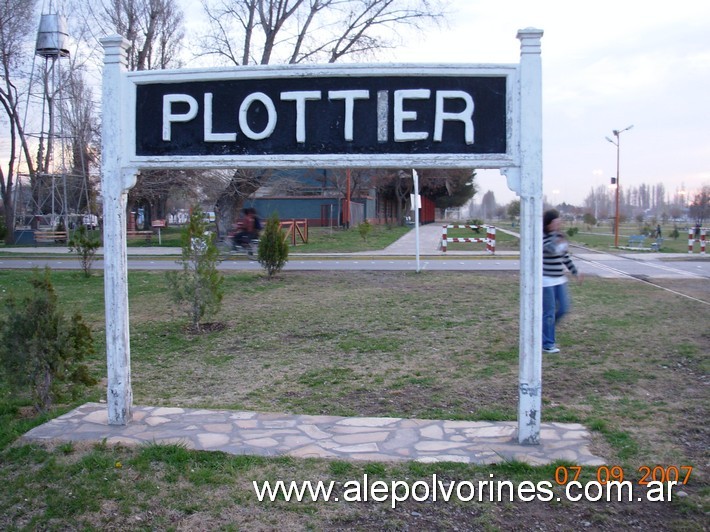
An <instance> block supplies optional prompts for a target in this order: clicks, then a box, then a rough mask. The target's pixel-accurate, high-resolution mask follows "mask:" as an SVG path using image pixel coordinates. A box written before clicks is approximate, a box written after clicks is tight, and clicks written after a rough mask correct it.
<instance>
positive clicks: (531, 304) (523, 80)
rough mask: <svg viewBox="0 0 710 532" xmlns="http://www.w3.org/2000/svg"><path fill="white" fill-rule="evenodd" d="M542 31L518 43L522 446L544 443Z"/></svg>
mask: <svg viewBox="0 0 710 532" xmlns="http://www.w3.org/2000/svg"><path fill="white" fill-rule="evenodd" d="M542 33H543V32H542V30H538V29H533V28H527V29H524V30H520V31H518V35H517V37H518V39H520V174H519V179H520V181H519V183H518V184H519V186H520V354H519V358H520V362H519V364H520V367H519V374H518V384H519V397H518V442H519V443H521V444H531V445H532V444H539V443H540V414H541V412H540V410H541V406H542V400H541V394H542V62H541V58H540V39H541V37H542Z"/></svg>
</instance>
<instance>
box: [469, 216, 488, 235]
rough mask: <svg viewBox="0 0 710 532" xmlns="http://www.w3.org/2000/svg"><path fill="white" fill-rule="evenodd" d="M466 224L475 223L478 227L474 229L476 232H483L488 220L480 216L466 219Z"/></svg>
mask: <svg viewBox="0 0 710 532" xmlns="http://www.w3.org/2000/svg"><path fill="white" fill-rule="evenodd" d="M466 225H475V226H476V227H475V228H474V229H473V232H474V233H480V232H481V227H485V226H486V222H484V221H483V220H481V219H479V218H474V219H473V220H466Z"/></svg>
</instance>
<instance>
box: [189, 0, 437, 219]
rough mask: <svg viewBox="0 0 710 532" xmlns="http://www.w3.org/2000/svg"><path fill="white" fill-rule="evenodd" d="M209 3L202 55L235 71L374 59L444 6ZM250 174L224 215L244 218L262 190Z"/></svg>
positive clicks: (277, 0) (425, 1)
mask: <svg viewBox="0 0 710 532" xmlns="http://www.w3.org/2000/svg"><path fill="white" fill-rule="evenodd" d="M202 5H203V8H204V10H205V13H206V14H207V18H208V24H209V28H208V31H207V32H206V33H205V34H204V35H202V36H201V37H200V46H199V48H200V50H201V52H200V54H199V55H201V56H212V57H214V58H216V59H217V60H218V61H219V62H222V63H224V64H228V65H248V64H262V65H265V64H269V63H272V62H281V63H292V64H293V63H302V62H315V61H320V62H328V63H334V62H336V61H338V60H340V59H342V58H344V57H358V58H361V57H368V56H370V57H371V56H374V55H375V53H376V52H378V51H380V50H382V49H385V48H388V47H391V46H394V45H395V44H396V43H397V38H398V36H399V33H398V32H399V31H400V30H401V29H403V28H415V29H422V28H423V27H424V26H425V25H428V24H431V23H434V22H438V21H439V20H441V19H442V18H443V9H442V6H441V3H440V2H439V0H202ZM245 175H249V176H253V175H254V172H252V171H250V172H245V171H243V170H238V171H236V172H235V173H234V175H233V180H232V181H231V182H230V184H229V186H228V187H227V189H226V191H225V194H224V197H221V198H219V200H218V202H217V204H218V209H217V211H218V212H221V213H223V214H225V213H228V212H236V210H238V208H239V206H240V205H241V201H243V198H244V197H246V196H248V195H249V194H251V193H253V191H255V190H256V189H258V188H259V186H260V185H261V183H259V182H254V180H253V179H252V177H250V178H249V179H245V178H244V176H245ZM333 175H334V176H335V174H333ZM358 176H359V174H358ZM343 186H344V185H343ZM353 186H356V181H351V187H353ZM339 190H341V191H342V190H344V189H343V187H342V186H340V187H339ZM230 202H232V206H231V208H227V205H228V204H229V203H230Z"/></svg>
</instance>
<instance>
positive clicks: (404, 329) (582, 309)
mask: <svg viewBox="0 0 710 532" xmlns="http://www.w3.org/2000/svg"><path fill="white" fill-rule="evenodd" d="M358 238H359V235H358ZM28 277H29V273H28V272H21V271H2V270H0V294H2V297H3V298H4V297H6V296H7V294H9V293H10V292H17V291H21V290H23V289H24V287H25V286H26V285H27V283H26V282H25V281H26V279H27V278H28ZM52 279H53V282H54V284H55V287H56V289H57V292H58V295H59V298H60V301H61V302H62V307H63V308H64V309H65V311H66V312H67V313H69V312H70V311H73V310H75V309H80V310H81V311H82V313H83V314H84V316H85V318H87V321H88V322H89V323H91V324H92V328H93V331H94V336H95V340H96V341H97V344H98V348H99V349H98V350H99V353H100V354H98V355H96V356H95V357H94V358H93V359H92V360H91V361H90V362H91V366H92V371H93V372H94V373H95V375H96V376H97V377H99V378H103V377H104V376H105V374H106V368H105V360H104V358H103V357H104V355H103V348H102V344H103V342H104V336H103V324H104V315H103V280H102V278H101V277H100V276H98V275H95V276H93V277H91V278H89V279H84V278H83V277H82V276H81V275H80V274H79V273H78V272H59V271H56V272H52ZM518 282H519V278H518V275H517V274H515V273H456V272H451V273H434V272H425V273H420V274H415V273H411V272H385V273H383V272H347V273H343V272H286V273H282V274H281V275H280V276H279V277H278V278H277V279H276V280H274V281H271V282H268V281H266V280H265V279H263V278H262V277H261V276H260V275H257V274H251V273H250V274H233V275H227V276H226V280H225V286H226V295H225V300H224V305H223V310H222V312H221V313H220V314H219V315H218V316H217V317H215V318H214V320H215V321H221V322H223V323H225V324H226V325H227V327H226V328H225V329H223V330H220V331H216V332H211V333H206V334H202V335H199V336H195V335H190V334H188V333H186V332H185V328H184V325H183V324H184V321H183V318H182V316H180V315H179V314H176V313H173V312H171V310H170V309H171V303H170V302H169V299H168V294H167V288H166V285H165V283H164V282H163V276H162V275H160V274H155V273H148V272H134V271H132V272H130V273H129V287H130V310H131V357H132V376H133V391H134V402H135V403H136V404H141V405H152V406H161V405H164V406H178V405H179V406H184V407H196V408H202V407H204V408H220V409H223V408H226V409H245V410H259V411H273V412H289V413H304V414H334V415H360V416H397V417H418V418H443V419H467V420H491V419H492V420H514V419H516V415H517V414H516V409H517V400H518V392H517V378H518V364H517V362H518V292H519V284H518ZM663 283H664V286H667V287H669V288H673V289H674V290H676V291H679V292H685V293H688V294H692V295H693V296H694V297H696V298H699V299H702V300H704V301H708V302H710V283H707V281H706V280H705V281H703V280H699V281H697V280H683V281H669V280H665V281H663ZM570 289H571V293H572V297H573V302H574V309H573V312H572V314H571V315H570V317H569V319H567V321H565V322H563V324H562V325H561V326H560V331H559V332H560V338H559V340H560V344H561V347H562V354H561V355H551V356H547V355H546V356H545V357H544V358H543V398H542V399H543V411H542V419H543V421H545V422H550V421H560V422H580V423H583V424H585V425H586V426H587V427H588V428H590V429H591V430H592V434H593V449H592V450H593V452H594V453H595V454H597V455H600V456H603V457H604V458H605V459H606V460H607V463H608V464H609V466H612V465H618V466H621V467H623V469H624V471H625V475H626V477H627V479H629V480H634V481H638V480H639V479H640V478H641V475H642V473H641V472H639V468H643V467H644V466H649V467H651V468H653V467H654V466H657V465H660V466H663V467H664V468H669V467H671V466H676V467H681V466H692V467H693V471H692V474H691V477H690V481H689V482H688V484H687V485H683V486H681V487H680V488H678V490H677V491H682V492H683V493H684V494H685V496H676V497H674V499H673V501H672V502H655V503H651V502H636V501H634V502H626V503H605V502H594V503H592V502H582V501H580V502H574V503H573V502H569V501H565V500H564V499H563V500H562V501H555V500H553V501H550V502H540V501H536V502H527V503H525V502H521V501H516V502H512V503H508V502H505V503H492V502H487V501H484V502H475V501H472V502H466V503H464V502H449V503H444V502H441V501H437V502H432V501H426V502H415V501H408V502H406V503H401V504H400V505H398V506H397V508H395V509H393V508H391V507H390V506H389V505H387V504H384V503H377V502H374V501H368V502H362V503H356V504H347V503H343V502H340V503H338V502H328V503H325V502H318V503H313V502H301V503H298V502H286V501H284V500H279V501H277V502H274V503H269V502H259V501H258V500H257V499H256V496H255V493H254V490H253V489H252V481H253V480H257V481H263V480H277V479H281V480H285V481H288V480H312V481H316V480H326V481H327V480H335V481H338V482H347V481H348V480H352V479H358V478H360V479H361V478H362V475H364V474H368V476H369V477H370V478H371V479H372V480H384V481H386V482H391V481H393V480H407V481H408V482H410V483H413V482H415V481H417V480H424V481H429V482H430V481H431V476H432V475H433V474H436V475H437V477H438V478H439V479H442V480H444V481H450V480H466V481H472V482H478V481H481V480H483V481H487V480H489V479H490V478H491V475H493V476H494V478H495V479H496V480H511V481H513V482H516V483H517V482H521V481H523V480H532V481H533V482H538V481H541V480H547V481H553V480H554V475H555V466H556V465H559V464H555V465H553V466H546V467H530V466H526V465H523V464H519V463H507V464H502V465H497V466H472V465H461V464H452V463H444V464H420V463H404V464H386V463H346V462H342V461H327V460H313V459H309V460H298V459H293V458H261V457H248V456H230V455H225V454H222V453H208V452H193V451H188V450H186V449H184V448H181V447H179V446H161V445H151V446H146V447H141V448H137V449H136V448H126V447H121V446H108V445H105V444H101V443H99V444H95V445H78V444H77V445H72V444H61V445H51V444H50V445H47V446H41V445H37V444H32V445H27V444H24V443H22V442H21V441H15V440H16V438H17V437H18V436H19V435H20V434H22V433H23V432H25V431H26V430H28V429H29V428H31V427H32V426H34V425H37V424H39V423H41V422H43V421H44V420H45V419H47V417H46V416H45V417H35V415H34V414H33V412H32V411H31V409H30V408H28V403H27V401H26V400H23V399H22V398H16V397H11V396H10V395H9V393H8V391H7V389H6V385H5V384H3V383H2V379H0V483H1V484H2V485H3V489H2V490H0V508H3V511H2V512H0V529H3V530H12V529H28V530H35V529H88V530H92V529H102V530H103V529H111V530H125V529H158V530H166V529H168V530H170V529H180V530H187V529H190V530H214V529H225V530H241V529H248V530H252V529H256V530H267V529H269V530H272V529H286V530H293V529H316V530H321V529H341V530H345V529H348V530H349V529H361V530H365V529H377V530H385V529H386V530H406V529H427V530H435V529H437V530H438V529H454V528H457V529H460V530H479V529H485V530H512V529H516V530H522V529H526V530H528V529H543V530H549V529H563V530H573V529H579V528H582V527H583V528H587V529H590V530H607V529H608V530H611V529H615V530H622V529H630V528H647V529H653V530H659V529H663V530H670V529H677V530H702V529H703V528H704V527H706V526H707V512H708V501H709V500H710V498H709V495H710V484H709V483H708V476H707V475H708V473H707V464H708V462H709V460H708V458H709V457H708V444H709V443H710V441H709V439H708V432H707V421H706V420H707V414H708V412H707V406H708V392H707V383H708V374H709V369H710V363H709V361H708V356H707V355H708V352H710V331H708V328H707V325H708V323H709V319H708V318H710V307H708V306H706V305H702V304H700V303H697V302H693V301H689V300H687V299H684V298H681V297H679V296H677V295H675V294H673V293H670V292H668V291H664V290H658V289H657V288H655V287H653V286H652V285H649V284H648V283H640V282H634V281H625V280H610V279H598V278H589V279H587V280H585V282H584V283H583V284H582V285H576V284H575V285H573V286H571V287H570ZM104 393H105V392H104V390H102V388H101V386H100V385H99V386H97V387H96V388H95V389H93V390H89V391H88V392H87V394H86V395H85V396H84V397H82V398H81V399H80V400H79V401H78V402H77V403H75V404H72V405H60V406H58V407H57V408H56V410H54V411H53V412H52V413H51V414H49V416H50V417H53V416H56V415H59V414H61V413H63V412H65V411H67V410H68V409H70V408H72V407H73V406H75V405H76V404H82V403H84V402H86V401H96V400H98V399H99V398H100V397H102V395H103V394H104ZM595 473H596V472H595V470H594V469H592V468H585V469H584V470H583V472H582V477H581V479H582V480H592V479H596V474H595ZM637 488H638V486H637ZM560 489H561V488H560V487H559V486H558V487H556V489H555V491H556V493H558V494H560V493H561V491H560ZM674 493H675V492H674Z"/></svg>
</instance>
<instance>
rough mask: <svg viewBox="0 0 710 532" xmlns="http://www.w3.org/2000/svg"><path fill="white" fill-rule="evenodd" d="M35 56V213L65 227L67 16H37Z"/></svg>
mask: <svg viewBox="0 0 710 532" xmlns="http://www.w3.org/2000/svg"><path fill="white" fill-rule="evenodd" d="M35 56H36V57H37V58H40V59H44V65H43V66H42V67H40V70H41V78H42V92H41V101H42V105H41V108H42V120H41V127H40V131H39V134H38V142H39V147H38V150H37V174H36V176H35V178H34V182H33V183H32V197H33V200H34V202H35V206H34V209H33V210H34V214H36V215H41V216H46V215H50V218H49V220H46V219H43V222H42V223H45V224H46V223H47V222H49V224H50V225H51V226H52V228H54V227H55V226H56V225H57V224H58V223H59V221H60V220H61V222H62V223H63V224H64V227H65V228H66V227H67V226H68V214H69V209H68V205H67V173H68V172H69V171H70V170H69V169H68V168H67V167H68V165H67V162H66V158H65V153H66V152H65V143H66V140H67V139H66V136H65V134H64V123H63V122H64V121H63V114H64V113H63V111H62V103H63V102H62V99H63V98H64V94H63V92H64V91H63V84H64V81H65V77H66V76H65V73H64V72H63V71H62V61H61V60H62V59H66V58H68V57H69V33H68V31H67V23H66V19H65V18H64V16H63V15H61V14H60V13H46V14H42V15H41V17H40V22H39V28H38V30H37V41H36V45H35Z"/></svg>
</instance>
